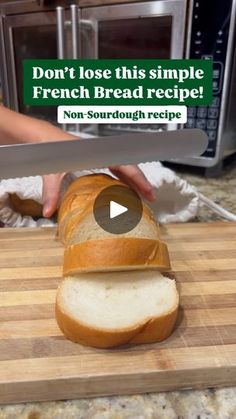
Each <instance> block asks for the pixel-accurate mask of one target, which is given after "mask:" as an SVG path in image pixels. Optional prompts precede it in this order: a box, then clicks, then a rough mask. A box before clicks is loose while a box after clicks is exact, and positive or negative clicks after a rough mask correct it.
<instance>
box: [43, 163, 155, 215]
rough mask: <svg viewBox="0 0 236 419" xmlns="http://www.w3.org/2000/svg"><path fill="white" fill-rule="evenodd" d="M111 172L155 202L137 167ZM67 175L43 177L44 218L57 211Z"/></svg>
mask: <svg viewBox="0 0 236 419" xmlns="http://www.w3.org/2000/svg"><path fill="white" fill-rule="evenodd" d="M110 171H111V172H112V173H113V174H114V175H115V176H117V177H118V178H119V179H120V180H122V181H123V182H125V183H127V184H128V185H129V186H130V187H131V188H133V189H134V190H135V191H136V192H138V193H139V194H140V195H141V196H142V197H143V198H145V199H147V200H148V201H154V200H155V196H154V193H153V189H152V186H151V184H150V183H149V182H148V180H147V179H146V177H145V176H144V174H143V172H142V171H141V170H140V169H139V168H138V167H137V166H131V165H128V166H115V167H110ZM65 174H66V173H57V174H52V175H45V176H43V216H44V217H46V218H49V217H51V216H52V215H53V214H54V212H55V211H56V209H57V206H58V202H59V197H60V187H61V182H62V180H63V178H64V176H65Z"/></svg>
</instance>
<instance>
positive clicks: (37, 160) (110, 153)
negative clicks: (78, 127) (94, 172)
mask: <svg viewBox="0 0 236 419" xmlns="http://www.w3.org/2000/svg"><path fill="white" fill-rule="evenodd" d="M207 144H208V138H207V135H206V134H205V133H204V132H203V131H202V130H200V129H184V130H177V131H162V132H156V133H145V134H144V133H135V134H133V133H132V134H125V135H115V136H110V137H96V138H89V139H78V140H77V139H76V140H65V141H53V142H47V143H36V144H31V143H30V144H17V145H15V144H14V145H10V146H9V145H7V146H6V145H4V146H0V179H8V178H15V177H23V176H34V175H45V174H49V173H58V172H68V171H70V172H75V171H77V170H83V169H95V168H96V169H97V168H104V167H109V166H116V165H121V164H122V165H127V164H137V163H144V162H152V161H159V160H170V159H177V158H183V157H195V156H200V155H201V154H202V153H203V152H204V151H205V150H206V148H207Z"/></svg>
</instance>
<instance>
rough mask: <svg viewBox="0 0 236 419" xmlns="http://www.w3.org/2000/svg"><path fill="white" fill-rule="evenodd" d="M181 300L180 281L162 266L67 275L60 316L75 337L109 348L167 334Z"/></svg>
mask: <svg viewBox="0 0 236 419" xmlns="http://www.w3.org/2000/svg"><path fill="white" fill-rule="evenodd" d="M178 304H179V297H178V292H177V289H176V284H175V281H174V280H172V279H169V278H167V277H164V276H163V275H162V274H161V273H160V272H157V271H149V270H146V271H138V272H136V271H132V272H119V273H110V272H109V273H94V274H80V275H78V276H77V277H67V278H65V279H64V280H63V281H62V283H61V285H60V287H59V290H58V294H57V300H56V318H57V322H58V325H59V327H60V329H61V330H62V332H63V333H64V334H65V336H66V337H67V338H69V339H70V340H72V341H74V342H79V343H82V344H84V345H89V346H95V347H98V348H109V347H113V346H117V345H122V344H127V343H136V344H140V343H149V342H158V341H162V340H164V339H166V338H167V337H168V336H169V335H170V334H171V332H172V330H173V327H174V325H175V322H176V317H177V312H178Z"/></svg>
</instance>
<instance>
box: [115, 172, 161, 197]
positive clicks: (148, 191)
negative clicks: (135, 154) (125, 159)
mask: <svg viewBox="0 0 236 419" xmlns="http://www.w3.org/2000/svg"><path fill="white" fill-rule="evenodd" d="M109 169H110V171H111V172H112V173H113V174H114V175H115V176H117V177H118V178H119V179H120V180H122V181H123V182H124V183H127V184H128V185H129V186H130V187H131V188H133V189H134V190H135V191H136V192H137V193H138V194H139V195H141V196H142V197H143V198H145V199H147V200H148V201H150V202H152V201H155V195H154V192H153V188H152V185H151V184H150V183H149V182H148V180H147V178H146V177H145V175H144V174H143V172H142V171H141V170H140V169H139V167H138V166H133V165H127V166H114V167H109Z"/></svg>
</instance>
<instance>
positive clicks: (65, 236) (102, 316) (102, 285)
mask: <svg viewBox="0 0 236 419" xmlns="http://www.w3.org/2000/svg"><path fill="white" fill-rule="evenodd" d="M113 185H122V186H123V187H124V188H127V190H129V186H127V185H125V184H123V183H122V182H120V181H119V180H116V179H114V178H112V177H110V176H108V175H104V174H96V175H89V176H84V177H81V178H79V179H77V180H76V181H75V182H74V183H72V184H71V186H70V187H69V189H68V190H67V192H66V194H65V196H64V198H63V201H62V203H61V206H60V209H59V213H58V236H59V238H60V240H61V241H62V242H63V244H64V246H65V252H64V266H63V275H64V279H63V281H62V283H61V285H60V287H59V289H58V293H57V299H56V319H57V322H58V325H59V327H60V328H61V330H62V332H63V333H64V334H65V336H66V337H67V338H69V339H70V340H72V341H74V342H79V343H82V344H84V345H90V346H95V347H100V348H108V347H112V346H116V345H121V344H125V343H135V344H138V343H148V342H156V341H161V340H163V339H165V338H167V337H168V336H169V335H170V333H171V332H172V330H173V327H174V324H175V321H176V316H177V313H178V303H179V297H178V292H177V289H176V284H175V281H174V280H173V279H170V278H168V277H166V276H163V275H162V273H161V272H163V271H168V270H170V261H169V254H168V249H167V246H166V244H165V243H164V242H162V241H161V239H160V232H159V226H158V224H157V222H156V221H155V218H154V216H153V214H152V212H151V210H150V208H149V207H148V206H147V205H146V204H144V203H143V214H142V218H141V220H140V222H139V224H138V225H137V226H136V227H135V228H134V229H133V230H131V231H129V232H127V233H124V234H112V233H109V232H107V231H105V230H103V229H102V228H101V227H100V226H99V225H98V224H97V223H96V220H95V218H94V215H93V206H94V202H95V200H96V198H97V196H98V195H99V194H100V193H101V191H102V190H103V189H105V188H107V187H109V186H113ZM133 210H134V211H135V208H133Z"/></svg>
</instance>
